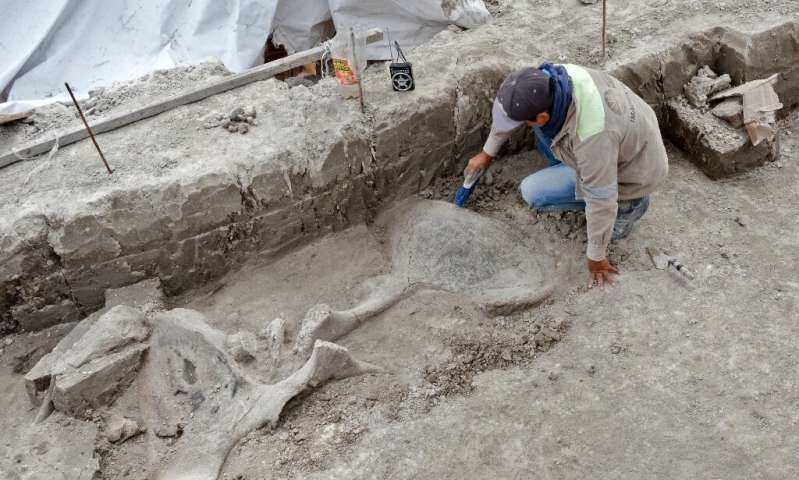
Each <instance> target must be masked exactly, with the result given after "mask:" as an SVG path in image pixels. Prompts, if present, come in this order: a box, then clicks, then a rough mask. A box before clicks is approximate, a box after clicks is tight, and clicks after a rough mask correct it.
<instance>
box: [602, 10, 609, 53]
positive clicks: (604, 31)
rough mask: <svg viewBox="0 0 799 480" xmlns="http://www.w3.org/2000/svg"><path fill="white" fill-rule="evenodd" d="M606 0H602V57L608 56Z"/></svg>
mask: <svg viewBox="0 0 799 480" xmlns="http://www.w3.org/2000/svg"><path fill="white" fill-rule="evenodd" d="M607 45H608V0H602V58H603V59H606V58H608V51H607V48H608V47H607Z"/></svg>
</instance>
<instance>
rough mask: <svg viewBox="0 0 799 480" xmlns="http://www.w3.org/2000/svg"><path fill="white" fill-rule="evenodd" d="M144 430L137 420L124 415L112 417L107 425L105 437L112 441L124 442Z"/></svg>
mask: <svg viewBox="0 0 799 480" xmlns="http://www.w3.org/2000/svg"><path fill="white" fill-rule="evenodd" d="M143 431H144V430H143V429H142V428H141V426H140V425H139V423H138V422H137V421H135V420H131V419H129V418H124V417H114V418H112V419H111V420H110V421H109V422H108V424H107V425H106V427H105V438H107V439H108V441H109V442H111V443H122V442H124V441H125V440H128V439H130V438H133V437H135V436H136V435H138V434H140V433H142V432H143Z"/></svg>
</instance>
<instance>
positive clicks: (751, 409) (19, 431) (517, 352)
mask: <svg viewBox="0 0 799 480" xmlns="http://www.w3.org/2000/svg"><path fill="white" fill-rule="evenodd" d="M487 3H490V7H491V9H492V13H495V14H498V15H500V16H499V19H498V21H499V22H502V21H511V20H510V19H509V18H508V16H509V15H517V16H529V18H530V22H531V27H530V28H531V34H533V35H541V36H542V38H546V39H547V43H546V45H544V46H543V49H544V50H546V51H548V52H549V53H552V54H553V58H554V59H555V60H558V61H570V62H584V63H592V62H596V61H597V58H598V57H597V55H598V53H597V52H598V50H597V47H596V42H594V41H593V40H590V39H589V38H587V37H586V38H582V37H581V35H582V34H583V33H585V32H589V31H590V32H594V31H596V28H595V27H596V25H593V24H595V23H597V21H596V19H597V16H596V13H597V12H598V10H597V9H598V8H599V5H595V6H589V7H583V6H581V5H579V4H578V2H577V1H576V0H575V1H574V2H571V1H569V2H560V1H552V0H540V1H539V0H515V1H508V2H487ZM761 14H762V15H767V16H769V17H770V18H773V17H774V16H776V17H780V16H783V17H784V16H791V17H793V18H796V16H797V14H799V9H798V7H797V5H796V3H795V2H793V1H778V0H762V1H758V2H749V3H746V4H739V3H732V2H702V1H679V2H643V1H633V0H630V1H619V2H612V3H611V11H610V25H611V34H612V36H611V39H612V44H611V52H612V54H613V55H616V54H618V55H622V52H623V50H624V49H625V48H644V47H646V46H647V44H653V43H658V42H660V41H662V38H661V37H669V36H671V35H672V34H673V32H675V31H681V30H689V31H690V30H692V29H693V26H695V25H697V24H703V25H704V26H712V25H713V24H714V22H716V24H727V23H729V22H730V21H731V20H732V19H739V21H741V22H749V21H756V20H755V19H754V17H756V16H757V15H761ZM750 15H751V16H750ZM708 17H711V20H709V19H708ZM713 17H717V19H715V20H713V19H712V18H713ZM514 21H518V19H515V20H514ZM662 32H668V33H662ZM558 52H559V53H558ZM783 127H784V128H783V129H782V133H781V136H782V137H781V141H782V147H781V152H782V153H781V158H780V159H779V160H778V161H776V162H774V163H772V164H769V165H766V166H764V167H762V168H758V169H755V170H753V171H751V172H748V173H746V174H743V175H739V176H736V177H733V178H729V179H725V180H719V181H713V180H710V179H708V178H707V177H706V176H705V175H704V174H702V173H701V172H700V171H699V169H698V168H696V167H695V166H694V165H693V164H692V163H691V162H690V161H689V160H688V159H687V158H686V156H685V154H683V153H682V152H680V151H679V150H677V149H675V148H674V147H672V146H671V145H668V147H669V148H668V150H669V157H670V174H669V178H668V180H667V181H666V183H665V184H664V185H663V186H662V188H661V189H660V190H659V191H657V192H656V193H655V194H654V195H653V196H652V205H651V208H650V210H649V212H648V213H647V215H646V216H645V217H644V218H643V219H642V221H641V223H640V224H639V226H638V227H637V229H636V230H635V231H634V233H633V235H632V236H631V237H630V238H628V239H625V240H622V241H620V242H617V243H615V244H614V245H613V246H612V247H611V252H610V258H611V260H612V261H613V262H615V263H617V265H618V266H619V269H620V270H621V272H622V274H621V275H620V276H619V277H618V278H617V281H616V283H615V284H614V285H612V286H607V287H603V288H595V289H588V288H587V287H586V285H585V284H586V282H587V274H586V272H585V267H584V266H583V258H584V249H585V243H584V242H585V233H584V219H583V218H582V215H579V214H573V213H566V214H562V215H553V214H540V215H537V214H535V213H533V212H531V211H530V210H529V209H527V208H526V207H525V206H524V205H523V204H522V203H521V200H520V197H519V194H518V184H519V182H520V181H521V179H522V178H524V176H526V175H528V174H530V173H532V172H534V171H535V170H537V169H538V168H541V167H542V166H543V162H542V160H541V159H540V158H539V157H538V156H537V154H535V153H533V152H529V151H525V152H522V153H519V154H516V155H512V156H508V157H505V158H500V159H498V161H497V162H496V164H495V166H494V167H493V169H492V172H491V177H492V178H491V180H490V181H488V182H486V183H487V184H486V185H483V186H481V187H480V189H479V190H478V192H477V193H476V194H475V195H476V197H475V198H474V199H473V201H472V203H471V204H470V205H469V208H472V209H474V210H476V211H478V212H480V213H483V214H485V215H489V216H492V217H495V218H498V219H501V220H503V221H506V222H508V223H510V224H512V225H514V226H516V227H517V228H519V229H521V230H522V231H524V232H525V233H527V234H528V235H529V238H530V241H531V242H536V245H540V248H542V249H545V250H546V251H548V252H551V254H552V255H553V256H554V257H555V258H556V259H557V274H556V279H557V282H558V289H557V290H556V292H555V294H554V295H553V297H552V299H551V300H550V301H548V302H547V303H546V304H545V305H543V306H541V307H539V308H536V309H533V310H529V311H524V312H520V313H517V314H514V315H511V316H507V317H496V318H492V317H489V316H486V315H485V314H484V313H483V312H481V311H480V310H479V309H477V308H476V307H475V306H473V305H472V304H470V303H469V302H468V300H465V299H463V298H461V297H459V296H456V295H451V294H442V293H438V292H437V293H420V294H417V295H415V296H413V297H411V298H409V299H406V300H404V301H402V302H401V303H400V304H399V305H397V306H395V307H394V308H391V309H390V310H388V311H386V312H385V313H383V314H381V315H379V316H378V317H377V318H375V319H373V320H371V321H370V322H368V323H367V324H366V325H364V326H363V327H362V328H360V329H359V330H357V331H355V332H354V333H352V334H350V335H349V336H347V337H346V338H345V339H343V341H342V342H341V343H342V345H344V346H346V347H348V348H349V349H350V350H351V351H352V352H353V354H354V355H355V356H356V357H357V358H359V359H362V360H366V361H369V362H372V363H374V364H377V365H380V366H383V367H384V368H386V369H387V373H385V374H373V375H368V376H363V377H356V378H351V379H347V380H342V381H337V382H333V383H329V384H327V385H325V386H323V387H321V388H319V389H317V390H314V391H312V392H309V393H308V394H306V395H304V396H302V397H301V398H297V399H295V400H294V401H292V402H291V403H290V404H289V406H288V408H287V409H286V410H285V411H284V415H283V418H282V420H281V422H280V424H279V425H278V426H277V428H274V429H271V428H263V429H260V430H258V431H255V432H252V433H251V434H250V435H248V436H247V437H246V438H245V439H244V440H243V441H242V442H240V444H239V445H238V446H237V447H236V448H235V449H234V451H233V452H232V453H231V455H230V456H229V458H228V461H227V463H226V465H225V467H224V470H223V475H222V476H221V478H227V479H241V480H255V479H272V478H274V479H283V478H298V479H328V478H330V479H334V478H335V479H339V478H349V479H371V478H386V479H389V478H390V479H411V478H440V479H481V478H501V479H522V478H549V479H585V478H596V479H636V480H638V479H658V480H660V479H696V478H702V479H725V480H726V479H769V480H770V479H789V478H797V477H799V436H797V434H796V431H797V424H799V408H797V407H799V387H798V386H797V385H798V384H799V374H798V373H797V371H799V370H797V358H798V357H797V355H799V352H797V348H796V342H795V341H794V338H795V337H796V336H797V334H799V322H798V321H799V314H797V311H799V276H797V273H796V272H797V269H798V268H799V250H797V248H796V245H795V243H796V240H795V239H796V238H799V217H797V215H796V208H795V207H796V206H797V205H799V187H798V186H797V185H799V133H797V132H799V115H797V114H796V113H794V114H793V115H792V116H791V117H790V118H789V119H788V120H786V121H785V122H784V125H783ZM459 180H460V179H459V178H457V177H454V178H443V179H439V180H438V181H437V182H436V184H435V185H434V186H433V187H431V188H430V189H429V190H428V191H426V192H423V193H422V194H421V195H422V196H423V197H426V198H437V199H449V198H451V197H452V194H453V192H454V191H455V189H456V188H457V186H458V183H459ZM488 183H490V185H488ZM380 240H381V235H380V232H379V231H375V230H374V229H373V228H370V227H368V226H359V227H355V228H352V229H350V230H347V231H344V232H341V233H337V234H334V235H330V236H328V237H326V238H324V239H322V240H321V241H319V242H316V243H314V244H312V245H310V246H307V247H305V248H303V249H301V250H298V251H295V252H291V253H289V254H287V255H285V256H284V257H282V258H280V259H279V260H277V261H274V262H264V261H261V260H259V259H257V258H253V259H252V261H251V262H250V263H249V264H248V265H247V266H245V267H244V268H243V269H242V270H240V271H238V272H235V273H232V274H230V275H228V276H227V277H225V278H223V279H221V280H219V281H216V282H214V283H212V284H210V285H208V286H207V287H205V288H204V289H202V290H201V291H195V292H192V293H191V294H188V295H186V296H184V297H181V298H176V299H173V304H174V306H183V307H187V308H194V309H197V310H200V311H201V312H203V313H205V314H206V315H207V317H208V318H209V319H210V321H211V323H212V324H213V326H215V327H216V328H219V329H222V330H224V331H227V332H234V331H237V330H249V331H252V332H255V333H257V332H259V331H261V330H262V329H263V328H264V327H265V326H266V325H267V324H268V323H269V322H270V321H271V320H272V319H274V318H277V317H281V318H284V319H285V320H286V321H287V322H288V332H287V339H289V340H293V338H294V334H295V333H296V327H297V324H298V322H299V320H300V319H301V318H302V316H303V314H304V313H305V311H306V310H307V309H308V308H309V307H310V306H311V305H314V304H317V303H329V304H331V305H332V306H334V307H346V306H349V305H351V304H352V302H354V301H355V300H356V299H357V298H359V297H360V295H361V288H360V285H361V284H362V282H364V281H365V280H367V279H368V278H370V277H372V276H374V275H377V274H381V273H385V272H386V269H387V268H388V265H389V262H388V258H387V257H386V254H385V253H384V250H385V249H384V246H383V245H382V244H381V243H380ZM649 246H652V247H656V248H659V249H661V250H665V251H667V252H669V253H671V254H673V255H676V256H678V257H679V258H680V259H681V260H682V261H683V262H684V263H685V264H686V265H687V266H688V267H689V268H691V269H692V270H693V271H694V272H695V273H696V279H695V280H694V281H692V282H690V283H686V282H684V281H682V280H680V279H679V278H677V277H675V276H674V275H671V274H669V273H667V272H663V271H658V270H656V269H654V268H653V267H652V265H651V262H650V260H649V258H648V257H647V254H646V253H645V248H646V247H649ZM520 274H522V275H523V274H524V272H520ZM542 332H545V333H546V335H544V336H543V340H541V338H542V337H541V336H537V334H539V333H542ZM59 334H60V333H59V332H54V334H53V335H55V336H56V338H57V335H59ZM53 341H54V339H53V338H48V337H47V336H46V334H37V335H32V334H29V335H17V336H11V337H6V339H4V340H2V344H1V345H0V352H2V353H0V384H2V385H5V386H7V387H6V388H4V389H2V390H1V391H0V400H2V404H3V405H9V406H14V409H15V410H14V413H13V415H12V414H6V415H2V416H0V431H2V432H3V434H2V436H0V458H2V460H0V472H2V473H3V475H2V476H3V478H9V479H38V478H63V479H69V480H72V479H84V478H86V479H89V478H92V475H91V473H87V472H89V470H84V469H89V468H90V467H91V466H92V465H94V464H95V463H96V464H97V465H99V466H100V471H99V473H98V474H97V475H96V476H95V477H94V478H101V479H116V478H126V479H146V478H148V476H149V475H150V473H151V471H152V470H151V464H152V463H153V462H154V461H155V460H156V459H155V458H151V457H149V456H148V448H147V447H148V444H147V442H148V440H146V438H145V437H146V436H145V435H142V436H139V437H136V438H133V439H131V440H129V441H128V442H126V443H124V444H122V445H121V446H111V445H110V444H108V443H107V442H105V441H104V440H102V438H101V436H99V435H98V428H97V426H96V424H100V423H101V422H100V419H99V418H97V419H95V420H96V422H82V421H78V420H74V419H70V418H68V417H64V416H61V415H59V414H55V415H54V416H53V417H51V419H50V420H48V424H47V425H44V426H39V427H36V428H34V427H29V425H30V423H31V421H32V419H33V416H34V415H35V409H34V408H33V407H31V406H30V404H29V402H28V399H27V396H26V394H25V390H24V386H23V382H22V378H21V373H20V372H24V370H25V367H26V366H29V364H31V363H32V362H34V361H35V358H36V357H37V356H40V355H41V354H42V351H43V350H44V349H45V348H46V347H45V346H46V345H50V344H52V342H53ZM43 345H44V346H43ZM285 347H286V348H290V345H288V344H287V345H286V346H285ZM296 366H297V365H296V364H293V363H291V362H288V363H286V364H284V365H281V366H280V368H279V369H278V371H277V372H271V371H267V370H265V369H263V368H261V367H262V364H261V363H259V362H255V364H254V365H253V366H252V367H250V368H251V371H250V372H249V373H251V374H252V375H254V376H256V377H259V378H261V379H263V380H265V381H275V380H277V379H279V378H282V377H284V376H285V375H286V374H287V373H288V372H291V371H292V370H294V369H295V368H296ZM134 387H135V386H134ZM130 401H131V400H130V398H128V397H125V396H123V397H122V398H121V399H120V400H119V402H118V404H117V405H115V407H114V408H115V409H119V410H124V409H126V408H127V409H130V408H135V406H133V405H130V403H129V402H130ZM23 435H31V436H32V438H35V439H36V441H35V443H34V444H35V445H36V448H33V449H24V450H23V449H21V448H20V446H21V445H22V444H21V443H20V442H18V441H17V439H18V438H20V437H21V436H23ZM164 442H165V443H164V444H163V448H164V450H165V451H166V450H169V449H170V448H171V445H169V444H168V443H167V442H166V441H164ZM93 462H94V463H93ZM46 465H50V466H51V467H45V466H46ZM72 465H75V468H74V469H73V468H72Z"/></svg>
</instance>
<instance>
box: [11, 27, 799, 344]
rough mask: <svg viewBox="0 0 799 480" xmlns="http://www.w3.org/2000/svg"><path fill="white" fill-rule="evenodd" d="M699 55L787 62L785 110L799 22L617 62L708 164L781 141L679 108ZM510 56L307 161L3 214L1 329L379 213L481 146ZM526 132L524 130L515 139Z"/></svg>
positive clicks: (769, 64)
mask: <svg viewBox="0 0 799 480" xmlns="http://www.w3.org/2000/svg"><path fill="white" fill-rule="evenodd" d="M431 61H432V60H431ZM703 65H708V66H711V67H712V68H713V69H714V70H715V71H716V72H717V73H719V74H721V73H728V74H729V75H730V76H731V77H732V80H733V84H734V85H736V84H741V83H744V82H747V81H750V80H754V79H760V78H765V77H768V76H770V75H772V74H775V73H778V74H779V80H778V82H777V84H776V86H775V90H776V92H777V94H778V95H779V98H780V100H781V101H782V103H783V104H784V108H783V109H782V110H781V111H780V112H779V113H780V114H781V115H785V114H787V112H788V111H790V109H792V108H795V107H796V106H797V105H798V104H799V23H797V22H789V23H785V24H782V25H780V26H777V27H775V28H772V29H769V30H766V31H762V32H759V33H755V34H743V33H739V32H736V31H734V30H730V29H727V28H716V29H713V30H710V31H706V32H702V33H698V34H694V35H692V36H690V37H689V38H688V39H686V40H685V41H683V42H681V43H679V44H678V45H676V46H674V47H671V48H668V49H665V50H663V51H660V52H658V53H651V54H647V55H645V56H643V57H641V58H638V59H636V60H634V61H630V62H628V63H625V64H623V65H618V66H616V67H615V68H612V69H611V73H612V74H613V75H614V76H616V77H617V78H619V79H620V80H622V81H623V82H624V83H626V84H627V85H629V86H630V87H631V88H632V89H633V90H634V91H635V92H637V93H638V94H639V95H640V96H641V97H642V98H644V99H645V100H646V101H647V102H648V103H649V104H650V105H652V106H653V108H654V109H655V110H656V112H657V114H658V117H659V119H660V121H661V126H662V130H663V132H664V135H665V136H666V137H667V138H668V139H669V140H671V141H672V142H673V143H674V144H675V145H677V146H678V147H680V148H681V149H683V150H685V151H687V152H688V153H689V154H690V157H691V158H692V161H694V162H695V163H696V164H697V165H698V166H699V167H700V168H701V169H702V170H703V171H704V172H705V173H707V174H708V175H709V176H711V177H713V178H718V177H722V176H726V175H730V174H735V173H738V172H741V171H744V170H746V169H749V168H752V167H756V166H758V165H761V164H763V163H764V162H767V161H769V160H772V159H773V158H774V157H775V155H776V153H777V151H778V150H777V149H778V146H777V145H769V146H768V148H760V149H755V148H754V147H751V145H747V144H746V143H747V142H745V141H744V142H741V141H738V143H737V144H736V145H734V148H728V150H729V151H720V148H719V146H718V144H717V143H714V142H713V141H711V140H709V138H710V137H709V136H708V135H707V133H708V128H709V127H708V126H707V124H704V123H702V122H699V123H697V122H694V121H692V120H691V118H690V116H686V115H683V114H681V113H680V111H679V109H677V108H675V105H676V103H675V102H676V100H677V99H678V98H679V97H680V96H681V95H682V94H683V86H684V85H685V84H686V83H687V82H688V81H689V80H690V79H691V78H692V77H693V76H694V75H695V74H696V72H697V70H698V68H699V67H701V66H703ZM510 69H511V65H510V63H509V62H508V63H497V62H492V63H482V64H479V65H477V66H475V67H474V68H471V69H467V70H466V71H465V72H463V73H461V74H460V77H459V78H458V81H457V82H455V83H454V84H452V85H448V87H447V89H445V90H444V91H443V92H442V93H440V94H438V95H437V96H435V97H426V96H424V95H420V96H418V97H417V98H415V99H414V100H413V101H414V102H415V103H412V104H411V105H407V104H406V103H396V102H395V103H392V102H387V104H385V105H381V106H379V107H376V108H375V109H374V111H373V112H371V114H370V116H369V118H370V120H369V121H367V122H361V121H360V120H359V121H357V122H352V123H349V124H347V125H345V126H344V127H343V128H342V130H340V131H339V132H340V133H343V135H337V136H336V135H334V136H328V137H324V138H314V140H315V141H317V142H324V143H326V144H325V145H323V146H322V147H320V149H319V150H321V151H322V152H323V153H322V154H321V155H318V152H317V155H316V157H313V158H312V159H311V160H305V162H306V163H304V164H303V163H300V164H296V163H295V164H292V163H291V162H292V161H293V160H292V157H291V154H290V153H289V154H286V153H285V152H279V153H278V154H276V155H274V158H273V159H271V160H270V159H269V158H268V157H267V158H266V161H264V159H263V158H259V160H258V161H257V162H255V163H253V164H250V165H246V166H245V167H244V168H243V169H241V170H233V171H220V172H210V173H208V174H205V175H199V176H197V177H196V178H194V179H192V180H191V181H188V182H186V183H184V184H179V185H177V184H173V185H167V186H164V185H163V184H158V183H157V182H155V183H152V184H151V185H146V184H145V185H138V184H137V185H134V186H133V187H132V188H131V189H129V190H126V191H125V190H123V191H114V192H111V193H110V194H108V196H107V197H105V198H103V199H101V200H97V199H92V200H91V201H87V202H86V203H85V204H82V205H80V206H79V207H76V208H73V209H70V211H69V213H67V214H63V213H59V214H57V215H56V214H53V213H52V212H48V211H46V210H42V211H35V210H34V211H27V212H26V213H25V214H24V215H22V214H21V215H20V216H19V217H18V218H11V219H9V220H8V222H6V223H5V224H4V225H0V245H2V246H3V248H2V252H1V253H0V278H1V279H0V334H7V333H10V332H16V331H35V330H41V329H44V328H47V327H49V326H52V325H55V324H59V323H64V322H69V321H74V320H77V319H79V318H81V317H84V316H86V315H87V314H89V313H91V312H93V311H95V310H97V309H99V308H101V307H103V304H104V292H105V290H106V289H109V288H119V287H122V286H125V285H130V284H134V283H136V282H139V281H141V280H143V279H146V278H153V277H158V278H159V279H160V281H161V284H162V286H163V288H164V290H165V292H166V293H167V294H168V295H177V294H181V293H184V292H187V291H189V290H191V289H194V288H196V287H199V286H202V285H204V284H206V283H208V282H209V281H211V280H213V279H215V278H219V277H221V276H222V275H224V274H225V273H227V272H229V271H231V270H235V269H236V268H238V267H239V266H240V265H242V264H243V263H244V262H246V261H247V260H248V259H249V258H251V257H252V256H253V255H255V254H259V255H260V256H261V257H263V256H266V257H269V256H274V255H277V254H280V253H283V252H285V251H286V250H288V249H291V248H296V247H297V246H298V245H300V244H303V243H307V242H309V241H310V240H313V239H316V238H320V237H321V236H324V235H326V234H327V233H329V232H332V231H336V230H342V229H345V228H348V227H350V226H352V225H357V224H360V223H364V222H365V223H370V222H371V221H372V220H373V219H374V218H375V216H376V214H377V212H378V210H379V209H380V208H382V207H383V206H385V205H387V204H389V203H390V202H393V201H395V200H397V199H400V198H403V197H407V196H410V195H413V194H415V193H417V192H419V191H420V190H421V189H423V188H425V187H427V186H428V185H429V184H430V183H431V181H432V180H433V179H434V178H436V177H437V176H442V175H450V174H455V173H456V171H457V170H458V168H457V167H458V165H460V164H461V163H462V162H463V161H464V160H465V159H466V158H468V157H469V156H470V155H471V154H473V153H474V152H475V151H476V150H477V149H479V148H480V146H481V141H482V139H483V138H484V137H485V135H486V133H487V125H488V124H489V123H490V120H489V119H490V100H491V98H492V96H493V93H494V92H495V91H496V88H497V86H498V85H499V83H500V82H501V80H502V78H503V77H504V76H505V74H506V73H507V72H508V71H510ZM374 83H379V82H374ZM252 88H253V89H254V88H256V87H252ZM372 94H373V95H376V94H375V93H374V92H372ZM380 94H381V95H382V93H380ZM286 102H287V103H286V105H284V106H283V108H287V109H289V108H290V100H286ZM319 102H320V104H327V103H330V102H338V100H335V99H330V98H329V96H328V97H327V98H325V99H320V100H319ZM320 108H322V107H320ZM313 113H314V112H310V114H313ZM715 126H716V127H718V128H722V127H720V126H719V125H715ZM710 128H711V129H712V128H713V125H712V124H711V126H710ZM724 128H729V127H724ZM312 135H313V132H311V133H309V136H312ZM736 135H737V136H736ZM741 135H742V134H741V133H740V132H738V133H736V134H734V135H732V137H735V138H738V139H739V140H740V137H741ZM309 140H310V138H307V139H306V141H309ZM524 142H525V137H523V136H522V134H519V136H518V137H517V138H516V139H515V140H514V141H513V142H511V144H510V145H509V147H507V148H508V150H509V151H513V150H514V149H517V150H518V149H519V148H520V147H521V145H522V144H523V143H524ZM733 143H735V142H733ZM724 148H727V147H724ZM721 150H724V149H723V148H722V149H721ZM317 157H318V158H317ZM287 158H288V160H287ZM431 159H439V160H438V161H437V162H431ZM287 164H288V166H286V165H287ZM164 205H166V207H165V206H164Z"/></svg>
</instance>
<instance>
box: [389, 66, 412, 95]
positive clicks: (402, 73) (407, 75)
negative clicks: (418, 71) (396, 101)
mask: <svg viewBox="0 0 799 480" xmlns="http://www.w3.org/2000/svg"><path fill="white" fill-rule="evenodd" d="M388 70H389V71H390V72H391V86H392V87H393V88H394V91H395V92H410V91H411V90H413V89H414V88H416V85H415V84H414V82H413V66H412V65H411V64H410V63H407V62H405V63H392V64H391V65H389V66H388Z"/></svg>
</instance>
